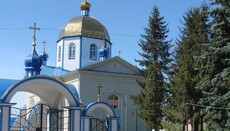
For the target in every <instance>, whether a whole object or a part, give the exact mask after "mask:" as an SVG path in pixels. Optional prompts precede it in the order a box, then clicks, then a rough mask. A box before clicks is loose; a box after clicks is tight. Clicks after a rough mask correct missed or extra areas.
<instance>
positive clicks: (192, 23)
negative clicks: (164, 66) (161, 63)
mask: <svg viewBox="0 0 230 131" xmlns="http://www.w3.org/2000/svg"><path fill="white" fill-rule="evenodd" d="M207 18H208V8H207V6H206V5H202V6H201V7H198V8H192V9H189V10H188V11H187V12H186V13H185V15H184V17H183V27H181V28H180V31H181V32H180V33H181V34H180V39H179V40H177V48H176V56H175V65H176V66H175V67H174V73H175V74H174V76H173V77H171V86H170V91H171V93H172V95H171V97H170V98H169V105H168V106H166V107H167V108H168V109H167V110H166V114H167V115H168V117H169V120H170V121H172V122H174V123H183V122H184V126H185V124H186V123H187V122H188V121H187V120H188V119H190V121H192V123H193V124H192V127H193V130H194V131H198V124H199V116H198V114H199V109H198V108H195V107H193V106H189V105H187V103H193V104H196V103H197V102H198V101H199V98H200V97H201V92H199V91H198V90H197V89H196V88H195V87H196V86H197V84H198V82H199V81H200V77H199V76H198V71H197V70H196V68H199V67H200V66H201V64H200V62H197V60H196V58H195V56H198V55H201V54H202V53H203V49H202V46H201V45H202V44H203V43H207V42H208V24H207V21H208V19H207ZM185 117H186V118H185ZM185 119H186V120H185Z"/></svg>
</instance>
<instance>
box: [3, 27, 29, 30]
mask: <svg viewBox="0 0 230 131" xmlns="http://www.w3.org/2000/svg"><path fill="white" fill-rule="evenodd" d="M24 29H29V28H1V27H0V30H24Z"/></svg>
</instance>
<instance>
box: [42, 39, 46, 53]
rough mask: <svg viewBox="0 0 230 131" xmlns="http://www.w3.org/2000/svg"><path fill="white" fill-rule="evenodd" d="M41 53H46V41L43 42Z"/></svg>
mask: <svg viewBox="0 0 230 131" xmlns="http://www.w3.org/2000/svg"><path fill="white" fill-rule="evenodd" d="M43 51H44V52H46V41H45V40H44V41H43Z"/></svg>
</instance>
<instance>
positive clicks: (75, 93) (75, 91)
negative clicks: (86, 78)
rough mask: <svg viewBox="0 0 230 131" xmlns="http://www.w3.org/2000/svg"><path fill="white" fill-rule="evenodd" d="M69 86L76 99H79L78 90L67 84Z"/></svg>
mask: <svg viewBox="0 0 230 131" xmlns="http://www.w3.org/2000/svg"><path fill="white" fill-rule="evenodd" d="M67 86H68V87H69V88H70V90H71V91H72V92H73V94H74V95H76V97H77V98H78V99H79V94H78V91H77V88H76V87H75V86H74V85H72V84H67Z"/></svg>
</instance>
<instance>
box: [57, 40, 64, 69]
mask: <svg viewBox="0 0 230 131" xmlns="http://www.w3.org/2000/svg"><path fill="white" fill-rule="evenodd" d="M62 46H63V39H62V40H60V41H58V43H57V47H56V67H62V52H63V50H62ZM59 47H61V52H59ZM59 53H60V54H59ZM59 55H60V56H59ZM59 57H60V58H59Z"/></svg>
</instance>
